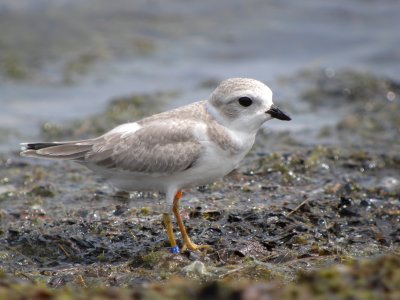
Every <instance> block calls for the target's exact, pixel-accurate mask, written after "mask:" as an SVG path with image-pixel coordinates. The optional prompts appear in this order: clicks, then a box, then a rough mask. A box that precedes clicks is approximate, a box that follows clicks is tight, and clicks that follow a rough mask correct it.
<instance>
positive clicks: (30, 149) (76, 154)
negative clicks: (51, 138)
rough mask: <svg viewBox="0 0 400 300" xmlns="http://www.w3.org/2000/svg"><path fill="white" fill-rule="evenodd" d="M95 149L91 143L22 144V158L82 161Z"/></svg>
mask: <svg viewBox="0 0 400 300" xmlns="http://www.w3.org/2000/svg"><path fill="white" fill-rule="evenodd" d="M92 147H93V144H92V143H90V141H73V142H52V143H22V144H21V148H22V149H21V150H22V151H21V153H20V154H21V156H29V157H37V158H46V159H69V160H80V159H83V158H84V157H85V154H86V153H87V152H89V151H90V150H91V149H92Z"/></svg>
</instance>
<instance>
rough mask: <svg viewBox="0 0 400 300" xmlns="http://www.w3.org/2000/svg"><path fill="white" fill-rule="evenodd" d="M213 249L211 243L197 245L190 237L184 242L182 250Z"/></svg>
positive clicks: (205, 250)
mask: <svg viewBox="0 0 400 300" xmlns="http://www.w3.org/2000/svg"><path fill="white" fill-rule="evenodd" d="M210 249H211V246H209V245H196V244H195V243H193V242H192V241H191V240H190V239H187V240H185V241H184V242H183V245H182V251H185V250H191V251H204V252H205V253H207V251H208V250H210Z"/></svg>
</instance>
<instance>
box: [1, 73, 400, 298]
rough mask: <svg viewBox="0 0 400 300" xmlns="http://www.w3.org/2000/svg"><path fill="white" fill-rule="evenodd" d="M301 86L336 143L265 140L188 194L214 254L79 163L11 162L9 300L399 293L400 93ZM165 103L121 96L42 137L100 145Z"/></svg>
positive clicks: (315, 78)
mask: <svg viewBox="0 0 400 300" xmlns="http://www.w3.org/2000/svg"><path fill="white" fill-rule="evenodd" d="M298 79H299V80H300V79H301V80H304V87H303V90H302V93H301V95H302V96H301V97H303V98H304V100H305V101H306V103H308V105H310V108H309V109H310V110H313V111H315V112H318V111H319V110H324V109H330V110H331V111H332V113H335V114H338V116H339V118H338V122H337V124H336V125H335V126H331V127H329V128H324V130H323V132H324V133H325V135H329V136H331V137H332V139H330V141H331V142H328V143H324V144H313V143H308V142H307V141H305V140H302V139H299V135H295V134H293V133H291V132H290V129H289V131H288V132H287V133H285V134H282V133H274V132H268V133H263V132H261V133H260V135H259V136H258V138H257V144H256V145H255V146H254V149H253V150H252V151H251V153H250V154H249V155H248V156H247V157H246V158H245V160H244V162H243V163H242V165H241V167H240V168H239V169H238V170H235V171H234V172H232V173H231V174H229V175H228V176H226V177H225V178H224V179H221V180H219V181H217V182H215V183H213V184H210V185H207V186H203V187H198V188H196V189H187V190H185V191H184V197H183V199H182V200H181V211H182V216H183V218H184V222H185V224H186V226H187V230H188V233H189V235H190V236H191V237H192V240H193V241H194V242H196V243H198V244H208V245H210V246H211V248H210V250H209V251H207V252H199V253H197V252H190V251H186V252H183V253H179V254H170V253H169V251H168V241H167V238H166V234H165V231H164V228H163V226H162V223H161V213H162V211H161V206H160V205H159V203H160V202H161V201H163V195H159V194H157V193H141V192H137V193H132V194H127V193H121V192H117V191H115V190H113V189H112V188H111V187H110V186H109V185H107V184H106V183H105V182H104V181H103V180H102V179H101V178H98V177H96V176H95V175H93V174H92V173H91V172H90V171H88V170H86V169H85V168H83V167H81V166H79V165H76V164H73V163H69V162H47V161H40V160H31V159H25V158H21V157H19V156H18V153H17V152H15V153H3V154H1V156H0V165H1V168H0V207H1V211H0V257H1V263H0V270H1V277H0V283H1V284H0V295H1V296H2V295H5V296H4V297H5V298H7V299H14V298H12V297H11V295H14V293H17V294H19V295H37V298H39V299H40V298H43V299H48V298H51V297H66V298H68V297H70V298H74V295H76V294H75V293H79V291H81V288H82V287H83V288H84V289H83V292H82V294H80V296H81V297H82V299H84V298H89V297H95V296H96V297H99V298H100V299H102V298H105V299H107V298H113V297H114V298H117V299H118V298H119V299H141V298H143V297H144V298H146V297H149V298H151V297H153V298H154V297H159V298H160V299H162V297H164V298H165V299H176V297H177V295H179V297H180V298H181V299H186V298H187V299H196V298H198V299H204V298H205V297H214V298H217V299H261V298H262V297H264V296H266V295H268V296H269V297H270V299H309V298H310V297H322V298H323V297H324V296H326V295H336V297H337V299H349V298H350V299H351V298H354V297H359V299H374V298H375V297H377V295H378V296H387V297H391V299H395V298H396V297H398V296H399V286H400V282H399V279H400V274H399V266H400V260H399V257H400V256H399V249H400V248H399V244H400V227H399V224H400V199H399V196H400V177H399V174H400V154H399V153H400V151H399V150H400V149H399V148H400V145H399V140H400V139H399V128H400V126H399V123H398V122H399V113H398V112H399V111H400V110H399V95H400V88H399V84H398V83H396V82H395V81H393V80H390V79H387V78H379V77H375V76H372V75H371V74H363V73H358V72H355V71H342V72H339V73H337V74H335V75H334V76H332V74H330V73H326V72H322V71H321V72H319V71H313V72H311V71H308V72H305V73H304V74H300V75H299V78H298ZM160 97H161V96H160V94H156V95H144V96H143V95H136V96H133V97H128V98H124V99H119V100H115V101H114V102H112V103H111V104H110V106H109V107H108V109H107V110H106V112H104V113H103V114H101V115H97V116H93V117H92V118H90V119H88V120H86V121H77V122H76V123H74V124H71V126H65V127H64V129H60V128H55V127H51V126H50V125H47V126H48V127H47V128H46V127H44V128H43V135H44V137H46V138H49V139H52V138H57V139H58V138H60V137H62V138H71V139H74V138H81V137H86V136H93V135H94V134H98V133H100V132H101V131H103V132H104V130H105V129H109V128H111V127H112V126H114V125H115V124H118V123H121V122H123V121H128V120H132V119H136V118H140V117H142V116H143V115H148V114H151V113H153V112H155V111H157V110H161V109H162V108H161V107H157V106H155V104H154V103H156V102H155V101H154V100H152V99H160ZM163 97H166V98H168V97H170V95H169V94H168V93H167V94H166V95H163ZM161 98H162V97H161ZM158 103H159V102H158ZM344 106H345V107H346V112H345V113H342V108H343V107H344ZM353 119H355V120H356V121H354V120H353ZM353 122H354V124H353ZM65 128H66V129H65ZM272 144H274V146H272ZM271 151H272V152H271ZM176 234H177V237H178V239H179V237H180V236H179V233H178V232H176ZM188 279H189V280H188ZM117 287H118V289H117ZM257 297H258V298H257ZM322 298H321V299H322ZM15 299H17V298H15ZM18 299H19V298H18Z"/></svg>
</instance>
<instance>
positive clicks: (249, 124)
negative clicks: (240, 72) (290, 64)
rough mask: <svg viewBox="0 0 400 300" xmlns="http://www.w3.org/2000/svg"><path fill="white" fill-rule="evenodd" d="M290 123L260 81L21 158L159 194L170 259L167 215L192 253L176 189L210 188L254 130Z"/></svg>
mask: <svg viewBox="0 0 400 300" xmlns="http://www.w3.org/2000/svg"><path fill="white" fill-rule="evenodd" d="M272 118H276V119H279V120H285V121H289V120H290V117H289V116H288V115H287V114H286V113H285V112H283V111H282V110H280V109H279V108H278V107H277V106H275V105H274V104H273V102H272V91H271V90H270V89H269V88H268V87H267V86H266V85H264V84H263V83H261V82H260V81H257V80H254V79H248V78H231V79H228V80H225V81H223V82H222V83H221V84H220V85H219V86H218V87H217V88H216V89H215V90H214V92H213V93H212V94H211V95H210V97H209V98H208V100H205V101H199V102H195V103H192V104H189V105H186V106H183V107H179V108H177V109H173V110H170V111H166V112H163V113H160V114H156V115H153V116H150V117H147V118H144V119H142V120H140V121H137V122H132V123H126V124H122V125H120V126H118V127H116V128H114V129H112V130H111V131H109V132H107V133H105V134H103V135H102V136H100V137H97V138H93V139H88V140H81V141H66V142H50V143H47V142H44V143H23V144H21V146H22V152H21V155H23V156H31V157H38V158H47V159H56V160H63V159H66V160H72V161H75V162H78V163H80V164H82V165H84V166H86V167H88V168H89V169H91V170H93V171H94V172H97V173H99V174H100V175H101V176H103V177H105V178H106V179H108V180H109V181H110V182H111V183H112V184H113V185H114V186H115V187H117V188H118V189H122V190H126V191H134V190H150V191H160V192H162V193H165V195H166V205H165V208H164V213H163V221H164V225H165V227H166V230H167V235H168V239H169V241H170V244H171V247H172V248H171V249H172V250H171V251H172V252H178V251H179V248H178V247H177V244H176V241H175V238H174V234H173V228H172V223H171V217H170V214H171V211H172V212H173V213H174V215H175V218H176V220H177V223H178V226H179V229H180V231H181V233H182V239H183V247H182V249H183V250H184V249H189V250H197V249H200V248H201V247H206V246H198V245H196V244H194V243H193V242H192V241H191V240H190V238H189V236H188V235H187V233H186V229H185V226H184V224H183V222H182V219H181V217H180V214H179V208H178V202H179V199H180V198H181V195H182V193H181V189H183V188H186V187H190V186H199V185H204V184H207V183H211V182H213V181H214V180H216V179H217V178H220V177H222V176H224V175H226V174H228V173H229V172H230V171H232V170H233V169H234V168H236V167H237V166H238V164H239V162H240V161H241V160H242V159H243V157H244V156H245V155H246V154H247V153H248V152H249V151H250V149H251V147H252V146H253V144H254V139H255V137H256V133H257V131H258V130H259V128H260V127H261V125H262V124H263V123H264V122H266V121H268V120H270V119H272Z"/></svg>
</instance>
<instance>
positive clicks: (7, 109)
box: [0, 0, 400, 149]
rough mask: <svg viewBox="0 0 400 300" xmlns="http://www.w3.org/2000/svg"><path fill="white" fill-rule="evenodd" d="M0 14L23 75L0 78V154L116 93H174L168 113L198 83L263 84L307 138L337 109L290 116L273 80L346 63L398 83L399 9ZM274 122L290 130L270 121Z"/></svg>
mask: <svg viewBox="0 0 400 300" xmlns="http://www.w3.org/2000/svg"><path fill="white" fill-rule="evenodd" d="M0 14H1V16H2V18H1V20H0V33H2V35H1V38H0V50H2V53H3V56H1V55H0V58H3V60H6V59H7V58H9V57H10V55H11V54H10V53H12V54H13V55H14V54H15V56H16V57H17V58H18V59H19V60H18V61H17V63H18V64H20V67H21V68H22V69H26V70H27V72H28V76H27V77H26V78H23V79H22V80H14V79H13V78H9V77H7V76H6V75H4V76H3V80H2V82H1V83H0V91H1V93H0V103H1V105H2V109H1V110H0V129H1V130H2V132H1V134H2V135H3V137H2V139H0V143H1V144H2V145H1V146H2V147H1V148H2V149H5V148H9V149H10V148H11V149H14V147H15V144H14V143H16V142H17V141H18V140H20V139H29V140H31V139H35V138H36V136H37V134H38V128H39V124H42V123H44V122H58V123H61V124H63V123H64V122H66V121H67V120H74V119H80V118H82V117H85V116H89V115H92V114H94V113H97V112H99V111H101V110H103V109H104V107H105V105H106V104H107V103H108V101H109V100H110V99H111V98H113V97H116V96H121V95H127V94H131V93H142V92H154V91H159V90H167V91H171V90H174V91H179V92H180V94H179V96H178V97H176V98H175V99H174V100H173V101H172V102H171V103H170V104H169V105H167V108H168V107H176V106H179V105H182V104H185V103H190V102H193V101H196V100H200V99H203V98H206V97H207V96H208V94H209V93H210V92H211V90H212V86H201V83H202V82H205V81H209V80H216V81H219V80H222V79H225V78H228V77H234V76H247V77H254V78H257V79H260V80H262V81H265V82H266V83H268V84H269V85H270V86H271V87H272V89H273V90H274V92H275V99H276V102H277V103H282V104H281V106H282V105H283V107H286V106H287V107H288V108H289V109H293V112H291V115H292V116H293V119H294V121H293V122H292V124H291V126H290V127H291V128H290V129H289V130H293V129H295V130H297V131H299V128H300V130H303V129H304V133H308V132H309V131H310V130H312V129H314V130H320V128H321V127H323V126H325V125H331V124H333V123H334V122H335V121H337V118H336V117H339V116H340V111H338V113H335V114H330V113H329V111H325V112H324V111H320V114H319V115H318V116H313V115H312V114H311V113H307V112H305V111H304V110H301V109H296V108H297V107H298V106H299V103H298V102H299V99H298V98H299V97H298V87H297V86H293V84H285V83H284V81H282V80H281V78H282V77H293V76H294V77H296V76H298V75H296V74H297V72H298V71H299V70H303V69H308V68H326V69H327V70H328V72H330V73H332V72H335V71H337V70H339V69H341V68H344V67H349V66H351V68H352V69H362V70H367V71H370V72H372V73H374V74H377V75H385V76H392V77H394V78H399V77H400V71H399V70H400V69H399V68H398V65H397V64H396V63H394V62H396V61H398V60H399V58H400V52H399V50H398V47H397V46H398V45H399V44H400V36H399V34H398V30H397V28H398V25H399V21H398V18H397V16H398V15H399V14H400V4H399V3H398V2H396V1H389V0H387V1H379V2H369V1H361V0H359V1H351V2H344V1H340V2H339V1H337V2H335V3H326V2H325V1H306V2H302V3H301V4H300V3H298V2H297V1H268V2H266V1H256V0H253V1H246V3H243V2H242V1H220V2H218V3H214V2H210V1H202V2H200V3H186V2H182V1H177V0H174V1H172V0H170V1H153V2H152V3H151V5H149V4H148V2H147V1H135V3H134V4H131V2H130V1H117V2H113V5H112V6H111V5H109V4H108V2H107V1H101V0H100V1H96V8H94V7H93V6H92V5H88V4H84V3H81V2H80V1H71V0H69V1H65V0H63V1H52V2H48V1H33V0H31V1H29V0H27V1H19V2H18V3H17V2H14V1H7V0H2V1H0ZM1 28H2V29H1ZM3 67H4V64H3ZM301 105H302V104H300V107H301ZM321 115H322V116H324V117H323V118H321ZM307 120H308V121H307ZM307 123H308V124H311V125H307ZM282 126H287V124H279V122H270V124H268V127H270V128H272V129H277V130H279V129H282ZM10 131H11V133H10ZM16 135H17V138H16V137H15V136H16ZM305 136H307V134H306V135H305ZM311 136H312V135H310V137H311ZM311 139H312V140H313V139H314V138H311ZM6 142H9V143H11V145H6ZM311 142H312V141H311Z"/></svg>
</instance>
